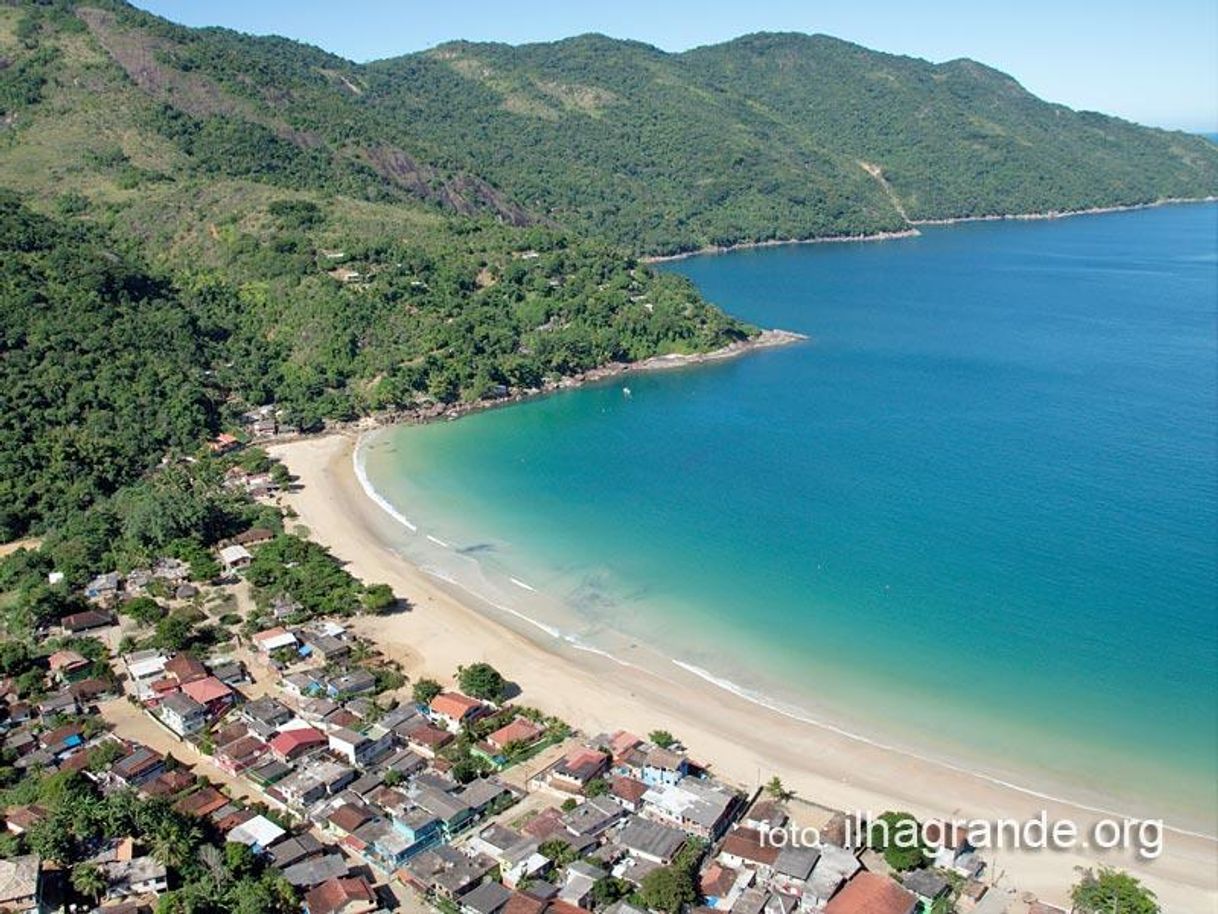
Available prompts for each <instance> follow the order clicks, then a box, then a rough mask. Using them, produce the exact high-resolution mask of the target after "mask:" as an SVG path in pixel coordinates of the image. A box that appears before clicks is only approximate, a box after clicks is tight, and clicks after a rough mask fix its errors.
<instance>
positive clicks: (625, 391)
mask: <svg viewBox="0 0 1218 914" xmlns="http://www.w3.org/2000/svg"><path fill="white" fill-rule="evenodd" d="M622 396H624V397H629V396H632V394H631V393H630V388H629V387H623V388H622Z"/></svg>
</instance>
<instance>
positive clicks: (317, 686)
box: [279, 670, 329, 720]
mask: <svg viewBox="0 0 1218 914" xmlns="http://www.w3.org/2000/svg"><path fill="white" fill-rule="evenodd" d="M279 688H281V689H283V690H284V691H285V692H287V693H288V694H289V695H292V696H295V697H296V698H300V699H305V698H310V697H312V696H314V695H320V694H321V693H322V692H324V691H325V690H326V685H325V680H324V679H323V678H322V675H321V673H319V672H318V671H316V670H302V671H300V672H298V673H291V674H289V675H287V676H284V677H283V679H281V680H279ZM317 700H318V701H326V702H328V701H329V699H328V698H321V699H317ZM301 713H302V714H303V715H304V716H305V717H308V718H311V719H317V720H320V719H321V716H322V713H324V712H321V713H318V712H315V711H313V710H310V709H307V708H306V707H305V706H303V705H302V706H301Z"/></svg>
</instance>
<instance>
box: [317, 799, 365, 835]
mask: <svg viewBox="0 0 1218 914" xmlns="http://www.w3.org/2000/svg"><path fill="white" fill-rule="evenodd" d="M375 818H376V814H375V813H374V812H373V811H372V810H371V809H370V808H369V807H367V806H365V805H364V804H363V803H343V804H342V805H340V806H338V807H337V808H335V809H334V810H332V811H331V812H330V814H329V815H328V816H326V827H327V828H328V829H329V830H330V831H332V832H334V833H336V834H337V835H338V836H339V837H342V836H344V835H353V834H355V833H356V832H357V831H359V829H360V827H361V826H363V825H366V824H368V823H369V822H371V821H372V820H373V819H375Z"/></svg>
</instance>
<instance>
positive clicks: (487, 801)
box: [456, 777, 512, 815]
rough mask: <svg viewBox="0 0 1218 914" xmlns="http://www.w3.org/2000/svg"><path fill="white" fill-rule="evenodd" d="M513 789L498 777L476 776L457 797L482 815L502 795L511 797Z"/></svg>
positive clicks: (477, 813)
mask: <svg viewBox="0 0 1218 914" xmlns="http://www.w3.org/2000/svg"><path fill="white" fill-rule="evenodd" d="M511 794H512V791H511V789H510V788H509V787H508V786H507V785H506V784H505V783H503V781H501V780H499V778H497V777H489V778H475V779H474V780H472V781H470V782H469V783H468V784H466V785H465V786H464V787H462V788H461V790H460V791H458V793H457V795H456V796H457V799H459V800H460V801H461V802H462V803H464V804H465V805H466V806H468V807H469V808H470V809H472V810H473V811H474V813H475V814H476V815H482V813H484V812H485V811H486V810H487V809H489V808H490V807H491V806H492V805H493V804H494V803H495V802H496V801H498V800H499V799H500V798H502V797H510V796H511Z"/></svg>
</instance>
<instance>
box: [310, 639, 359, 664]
mask: <svg viewBox="0 0 1218 914" xmlns="http://www.w3.org/2000/svg"><path fill="white" fill-rule="evenodd" d="M305 647H307V648H308V649H309V653H310V654H311V655H312V656H314V657H316V658H317V659H318V660H320V661H321V662H322V663H337V662H338V661H339V660H345V659H346V658H347V657H348V656H350V654H351V645H350V644H349V643H348V642H346V641H340V640H338V639H337V638H335V637H334V636H333V635H326V634H315V633H312V632H310V633H308V634H307V635H305Z"/></svg>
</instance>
